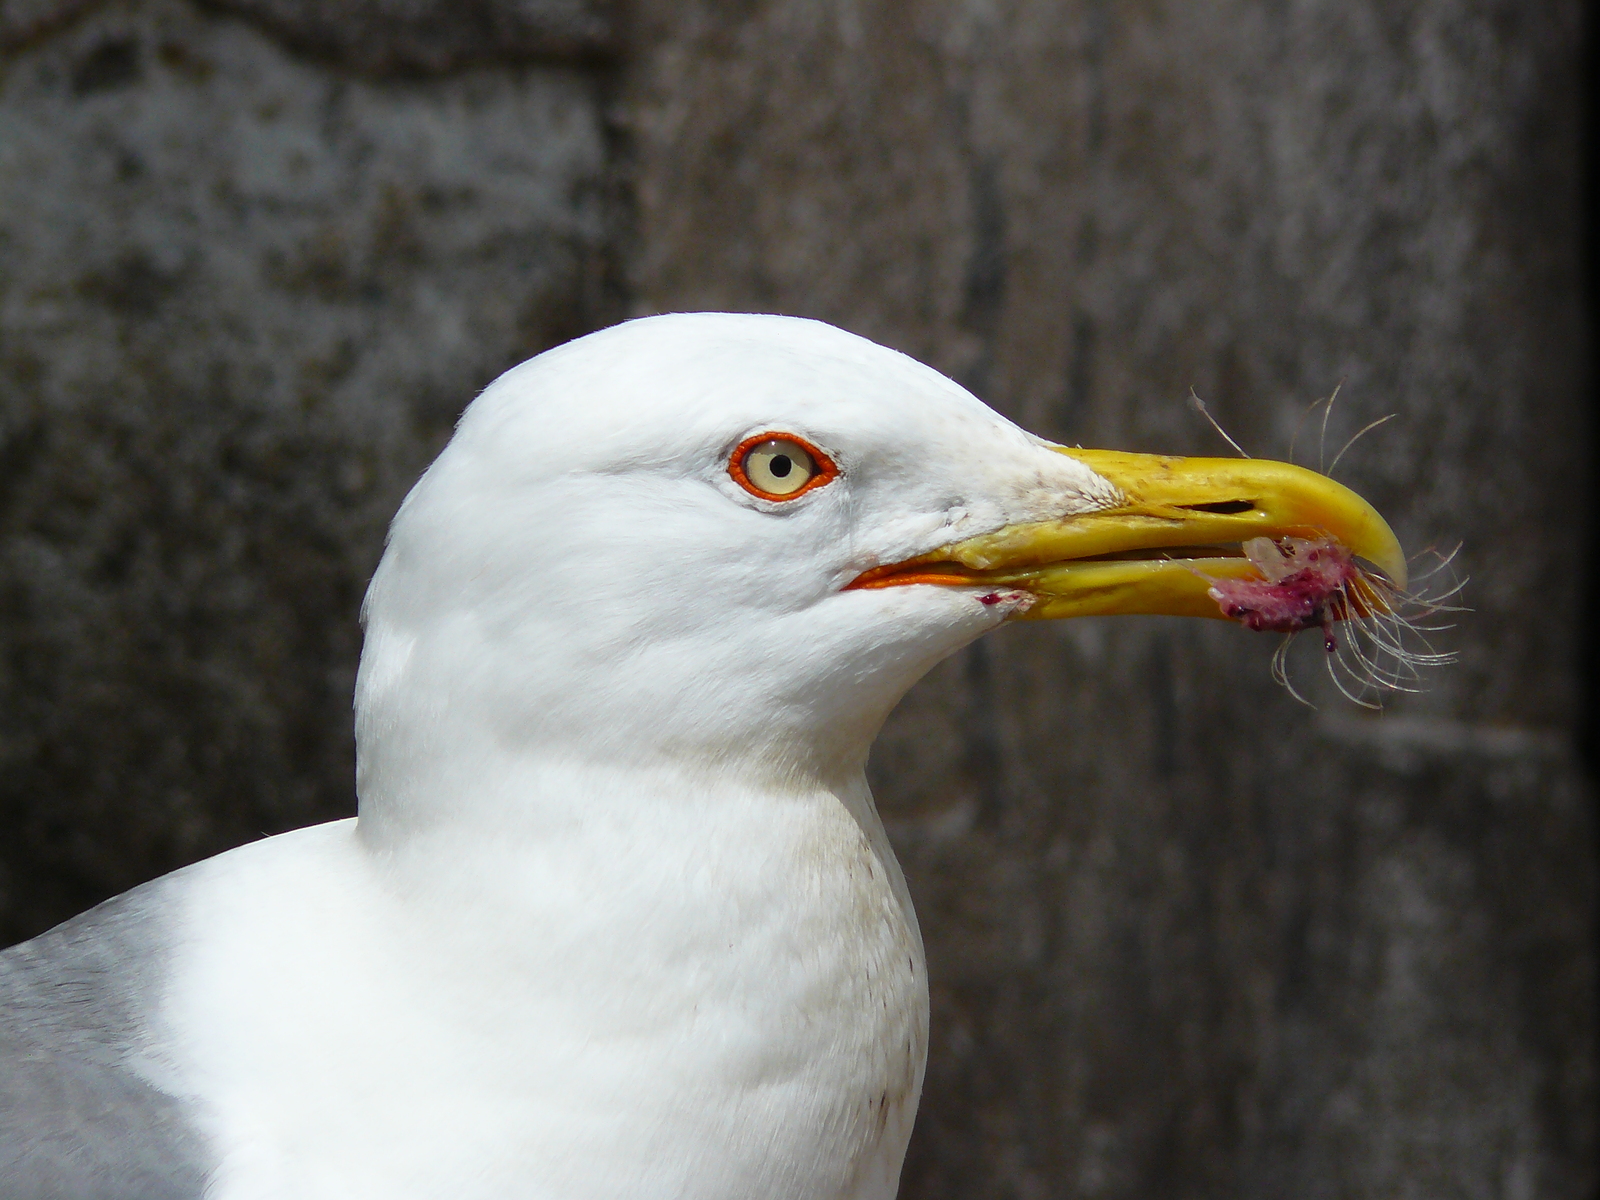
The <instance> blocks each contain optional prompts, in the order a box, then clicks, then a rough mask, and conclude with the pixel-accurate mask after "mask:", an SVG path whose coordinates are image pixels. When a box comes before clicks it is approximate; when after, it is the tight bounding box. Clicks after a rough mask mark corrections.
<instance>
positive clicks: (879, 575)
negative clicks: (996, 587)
mask: <svg viewBox="0 0 1600 1200" xmlns="http://www.w3.org/2000/svg"><path fill="white" fill-rule="evenodd" d="M981 582H982V580H978V579H973V578H971V577H970V576H968V575H964V574H961V572H960V568H958V567H952V568H951V569H949V570H944V571H940V570H923V571H919V570H918V569H917V567H916V565H915V564H912V563H891V564H890V565H889V566H886V567H873V568H872V570H870V571H863V572H862V573H861V574H860V575H857V576H856V577H855V578H854V579H853V580H851V581H850V582H849V583H848V584H846V585H845V589H844V590H845V591H847V592H849V591H853V590H855V589H856V588H886V587H902V586H904V585H906V584H912V583H937V584H943V585H944V586H946V587H951V586H960V585H963V584H964V585H967V586H969V587H971V586H976V585H977V584H979V583H981Z"/></svg>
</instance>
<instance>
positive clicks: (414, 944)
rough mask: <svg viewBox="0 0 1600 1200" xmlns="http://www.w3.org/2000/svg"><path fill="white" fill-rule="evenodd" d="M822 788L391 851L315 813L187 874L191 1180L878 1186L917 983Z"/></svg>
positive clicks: (385, 1187) (901, 1135)
mask: <svg viewBox="0 0 1600 1200" xmlns="http://www.w3.org/2000/svg"><path fill="white" fill-rule="evenodd" d="M847 801H848V802H847ZM847 801H846V800H841V799H840V798H838V797H836V796H833V795H827V794H815V795H805V796H799V795H797V796H789V797H780V798H774V797H772V796H763V797H761V798H760V799H759V801H758V802H757V801H754V800H752V802H750V803H747V804H743V805H741V804H738V803H735V802H732V801H730V799H729V797H727V796H720V797H708V798H703V799H695V798H690V797H685V796H681V795H680V796H676V797H673V798H672V799H671V800H670V802H664V801H662V800H661V799H660V798H659V797H657V798H655V799H654V800H653V802H652V803H650V804H648V805H641V804H638V803H635V802H633V799H632V798H620V797H619V798H617V799H616V801H615V802H614V803H606V802H596V803H594V804H592V805H590V806H589V807H587V808H586V809H585V810H584V813H583V817H582V819H579V820H575V821H573V822H572V823H571V824H570V825H569V826H566V827H563V828H561V829H559V830H550V829H546V830H543V831H541V834H540V836H538V837H533V838H529V839H523V840H520V841H519V840H516V839H504V838H502V839H500V840H498V841H497V842H494V843H493V844H491V845H490V846H488V847H487V848H486V847H485V845H484V840H483V839H481V838H475V837H473V836H472V835H471V833H470V832H468V833H464V834H462V835H460V836H459V837H457V838H456V840H455V841H453V842H451V843H450V844H442V843H439V842H437V841H436V842H433V843H431V844H429V845H427V846H426V847H425V848H419V849H418V850H417V852H416V853H414V854H408V855H403V856H401V857H398V858H393V857H388V856H385V855H375V854H374V853H373V852H372V851H371V850H370V849H369V848H368V847H367V846H366V844H365V843H364V842H363V841H362V839H361V838H360V837H359V836H358V835H357V834H356V833H355V823H354V822H340V823H336V824H332V825H325V826H320V827H317V828H314V829H308V830H301V831H299V832H297V833H294V834H288V835H284V836H282V837H278V838H272V839H268V840H266V841H264V842H260V843H257V844H255V845H253V846H249V847H245V848H243V849H241V850H238V851H235V852H233V853H231V854H228V855H224V856H222V857H220V858H218V859H214V860H212V861H211V862H210V863H207V864H204V865H203V866H202V867H201V868H198V869H197V870H196V871H195V872H192V873H191V874H190V875H189V877H188V878H187V880H186V887H187V888H188V902H189V903H188V912H189V916H188V928H189V939H188V941H187V943H186V945H185V948H184V950H183V951H182V952H181V953H180V955H179V958H178V961H177V962H176V963H175V971H174V979H173V986H172V989H171V998H170V1003H169V1006H168V1011H167V1018H168V1023H167V1029H168V1030H169V1031H171V1030H182V1031H184V1033H183V1035H182V1036H181V1037H178V1036H175V1035H173V1034H172V1033H170V1032H168V1033H167V1034H166V1035H165V1038H164V1046H163V1056H164V1057H165V1059H166V1060H167V1070H168V1072H169V1073H168V1074H167V1075H166V1078H165V1080H164V1082H166V1083H167V1084H168V1085H169V1086H174V1085H175V1086H177V1087H178V1088H179V1089H180V1090H183V1091H185V1092H187V1093H189V1094H191V1095H194V1096H196V1097H197V1098H199V1099H200V1100H201V1101H202V1102H203V1108H204V1111H205V1112H206V1113H207V1121H208V1132H209V1134H210V1136H211V1137H212V1139H213V1142H214V1145H215V1147H216V1149H217V1151H218V1153H219V1155H220V1156H221V1160H222V1167H221V1170H220V1172H219V1175H218V1177H217V1180H216V1186H215V1190H214V1192H213V1193H210V1194H213V1195H215V1196H217V1197H219V1198H221V1200H243V1198H250V1200H256V1198H266V1197H271V1198H274V1200H277V1198H279V1197H284V1198H287V1197H295V1198H296V1200H307V1198H318V1197H324V1196H326V1197H330V1198H331V1197H340V1198H341V1200H352V1198H356V1197H373V1198H374V1200H376V1198H380V1197H381V1198H383V1200H404V1198H406V1197H444V1196H448V1197H451V1198H452V1200H457V1198H459V1200H470V1198H476V1197H482V1198H484V1200H488V1198H491V1197H494V1198H498V1197H517V1198H519V1200H529V1198H535V1200H544V1198H549V1200H557V1198H559V1200H579V1198H583V1200H588V1198H593V1200H601V1198H604V1200H617V1198H619V1197H628V1198H639V1200H645V1198H654V1197H662V1198H666V1197H674V1198H683V1200H712V1198H727V1200H735V1198H738V1200H745V1198H747V1197H752V1196H762V1197H785V1198H789V1197H792V1198H795V1200H799V1198H806V1200H813V1198H814V1200H836V1198H837V1200H844V1198H847V1197H848V1198H858V1200H869V1198H870V1200H878V1198H883V1200H887V1198H888V1197H891V1196H893V1194H894V1191H895V1187H896V1183H897V1179H898V1175H899V1169H900V1162H901V1159H902V1157H903V1155H904V1152H905V1144H906V1140H907V1138H908V1137H909V1135H910V1130H911V1122H912V1118H913V1116H914V1114H915V1109H916V1102H917V1098H918V1094H919V1092H920V1088H921V1081H922V1068H923V1060H924V1056H925V1050H926V1041H927V992H926V982H925V980H926V973H925V969H924V965H923V957H922V947H921V941H920V938H919V936H918V933H917V929H916V925H915V919H914V917H913V916H912V913H911V908H910V904H909V901H908V899H907V897H906V893H905V888H904V884H903V881H902V880H901V878H900V874H899V869H898V867H897V866H896V865H895V863H894V861H893V858H892V856H891V855H890V854H889V851H888V849H887V845H886V843H885V842H884V841H883V836H882V830H881V827H880V826H879V825H878V823H877V820H876V817H875V816H874V815H873V814H872V812H871V807H870V800H869V799H868V798H867V797H866V793H865V787H864V785H861V786H860V789H859V795H853V796H850V797H848V798H847ZM852 810H853V811H852ZM423 864H427V865H426V866H425V867H424V866H423ZM174 1081H175V1084H174Z"/></svg>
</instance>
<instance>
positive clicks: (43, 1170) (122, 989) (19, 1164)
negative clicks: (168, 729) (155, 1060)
mask: <svg viewBox="0 0 1600 1200" xmlns="http://www.w3.org/2000/svg"><path fill="white" fill-rule="evenodd" d="M166 882H167V881H165V880H157V881H156V882H155V883H153V884H147V885H145V886H144V887H142V888H136V889H134V890H133V891H131V892H128V893H126V894H125V895H122V896H118V897H116V898H115V899H113V900H108V901H106V903H104V904H102V905H100V906H99V907H98V908H93V909H90V910H89V911H88V912H86V913H84V914H83V915H82V916H80V917H75V918H74V919H72V920H71V921H68V922H66V923H65V924H63V925H58V926H56V928H54V929H52V930H50V932H48V933H45V934H42V935H40V936H39V937H36V938H34V939H33V940H32V941H30V942H23V943H22V944H21V945H20V946H13V947H12V948H11V949H9V950H7V951H5V952H4V953H0V1195H3V1196H4V1197H5V1200H198V1198H199V1197H200V1196H202V1195H203V1194H204V1191H205V1182H206V1176H207V1175H208V1174H209V1158H208V1156H207V1151H206V1146H205V1143H204V1142H203V1140H202V1139H201V1137H200V1135H199V1134H198V1133H197V1132H196V1130H195V1128H194V1126H193V1124H192V1121H191V1120H190V1115H189V1113H188V1112H187V1110H186V1106H185V1105H184V1104H183V1102H182V1101H179V1100H176V1099H174V1098H173V1097H171V1096H168V1095H166V1094H165V1093H163V1092H160V1091H158V1090H157V1089H156V1088H154V1087H152V1086H151V1085H150V1084H148V1083H146V1082H145V1081H144V1080H143V1079H142V1078H140V1077H139V1076H138V1075H137V1074H135V1073H134V1072H133V1071H131V1070H130V1069H129V1068H128V1067H127V1065H126V1063H127V1060H128V1058H129V1056H130V1055H131V1054H133V1053H135V1052H137V1051H138V1050H139V1049H140V1048H141V1046H142V1044H143V1038H144V1036H145V1013H146V1012H147V1011H148V1009H149V1005H150V1003H151V1002H152V1000H153V997H154V996H155V995H156V994H158V992H159V988H160V984H161V978H162V975H163V973H164V972H165V969H166V961H167V956H168V946H169V940H168V938H167V937H166V935H165V933H164V930H165V928H166V926H165V924H164V922H163V921H162V920H161V917H162V914H163V912H164V911H165V910H166V909H167V907H168V904H167V903H166V901H165V893H166V892H167V891H168V890H169V889H168V888H167V887H165V886H164V885H165V884H166Z"/></svg>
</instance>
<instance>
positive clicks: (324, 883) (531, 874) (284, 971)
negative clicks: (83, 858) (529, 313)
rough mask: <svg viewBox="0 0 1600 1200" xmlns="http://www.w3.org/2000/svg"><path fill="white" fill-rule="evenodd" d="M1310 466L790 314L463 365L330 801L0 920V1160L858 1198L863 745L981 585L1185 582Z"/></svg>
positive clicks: (1225, 563) (881, 1081)
mask: <svg viewBox="0 0 1600 1200" xmlns="http://www.w3.org/2000/svg"><path fill="white" fill-rule="evenodd" d="M1313 535H1314V536H1319V537H1325V538H1332V539H1336V540H1337V541H1338V542H1339V543H1340V544H1341V545H1343V546H1345V547H1348V548H1349V550H1350V552H1352V553H1353V554H1356V555H1359V556H1361V557H1363V558H1364V559H1366V560H1368V561H1370V562H1371V563H1373V564H1375V565H1376V566H1377V567H1378V568H1380V569H1381V570H1382V571H1383V572H1385V573H1386V575H1387V576H1389V577H1390V578H1391V579H1396V580H1399V581H1400V583H1401V584H1402V586H1403V582H1404V574H1405V559H1404V556H1403V555H1402V554H1401V551H1400V547H1399V544H1398V542H1397V541H1396V540H1395V537H1394V534H1393V533H1392V532H1391V531H1390V530H1389V527H1388V526H1387V525H1386V524H1385V523H1384V521H1383V519H1382V518H1381V517H1380V516H1379V515H1378V514H1377V513H1376V512H1375V511H1374V510H1373V509H1372V508H1371V507H1370V506H1369V505H1368V504H1367V503H1366V502H1365V501H1363V500H1362V499H1361V498H1360V497H1358V496H1356V495H1355V494H1354V493H1353V492H1351V491H1349V490H1348V489H1346V488H1344V487H1342V486H1341V485H1339V484H1337V483H1334V482H1332V481H1331V480H1328V479H1326V478H1324V477H1323V476H1321V475H1318V474H1316V473H1314V472H1311V471H1308V470H1304V469H1302V468H1298V467H1294V466H1290V465H1287V464H1283V463H1273V462H1267V461H1263V460H1258V459H1198V458H1173V457H1161V456H1151V455H1137V454H1125V453H1120V452H1116V451H1099V450H1083V449H1078V448H1070V447H1063V446H1058V445H1054V444H1052V443H1050V442H1047V441H1044V440H1042V439H1040V438H1037V437H1034V436H1033V435H1031V434H1029V433H1026V432H1024V431H1023V430H1021V429H1020V428H1018V427H1017V426H1015V425H1013V424H1011V423H1010V422H1009V421H1007V420H1005V419H1004V418H1002V417H1000V416H999V415H998V414H996V413H995V412H994V411H992V410H991V409H989V408H988V407H986V406H985V405H984V404H983V403H982V402H980V401H979V400H978V399H976V398H975V397H974V396H972V395H971V394H970V393H969V392H967V391H966V390H965V389H963V388H962V387H960V386H959V385H958V384H956V383H954V382H952V381H951V380H949V379H948V378H946V377H944V376H942V375H940V374H939V373H938V372H936V371H934V370H932V369H931V368H929V367H926V366H924V365H922V364H920V363H918V362H916V361H915V360H913V359H911V358H908V357H906V356H904V355H902V354H899V353H897V352H894V351H892V350H888V349H885V348H883V347H881V346H878V345H876V344H874V343H872V342H870V341H867V340H865V339H863V338H860V337H857V336H854V335H852V334H849V333H846V332H844V331H842V330H839V329H837V328H834V327H832V326H829V325H826V324H823V323H820V322H816V321H809V320H801V319H797V318H790V317H779V316H758V315H744V314H725V313H695V314H674V315H666V316H657V317H648V318H642V319H639V320H634V321H630V322H627V323H625V324H622V325H619V326H616V327H613V328H610V329H606V330H602V331H600V332H598V333H594V334H591V335H589V336H587V337H584V338H580V339H578V340H577V341H574V342H571V343H568V344H566V345H564V346H560V347H557V348H556V349H553V350H550V351H548V352H546V353H544V354H542V355H540V356H538V357H536V358H534V359H532V360H530V361H528V362H525V363H523V364H522V365H520V366H518V367H515V368H513V369H511V370H510V371H508V372H506V373H505V374H504V375H502V376H501V377H500V378H499V379H498V380H497V381H495V382H494V383H493V384H492V385H490V386H489V387H488V388H487V389H486V390H485V391H484V392H483V393H482V394H481V395H480V396H479V397H478V398H477V399H476V400H475V401H474V402H473V403H472V404H471V405H470V406H469V407H468V408H467V409H466V411H465V413H464V414H463V416H462V418H461V420H460V422H459V425H458V427H457V429H456V432H455V434H454V437H453V438H452V440H451V441H450V443H449V445H448V446H447V447H446V448H445V449H444V451H443V452H442V453H441V454H440V455H439V457H438V459H437V460H436V461H435V462H434V463H433V464H432V466H431V467H429V469H428V470H427V472H426V473H425V474H424V475H423V476H422V478H421V479H420V481H419V482H418V483H417V484H416V486H415V487H414V488H413V489H412V491H411V492H410V494H409V495H408V496H407V497H406V499H405V501H404V503H403V504H402V505H401V507H400V510H399V512H398V514H397V515H396V517H395V519H394V522H393V524H392V526H391V528H390V531H389V537H388V542H387V545H386V548H385V551H384V554H383V558H382V561H381V562H380V563H379V565H378V568H377V571H376V573H375V575H374V576H373V579H372V582H371V586H370V588H369V590H368V592H367V596H366V601H365V605H364V608H363V620H364V623H365V643H364V647H363V651H362V657H361V666H360V671H359V675H358V678H357V682H356V689H355V725H356V741H357V755H356V789H357V794H358V797H359V808H358V816H357V817H355V818H352V819H349V820H343V821H334V822H331V823H328V824H322V825H316V826H312V827H309V828H305V829H300V830H296V831H294V832H291V833H285V834H281V835H278V836H276V837H268V838H265V839H263V840H261V841H257V842H254V843H252V844H249V845H246V846H242V847H239V848H238V849H235V850H230V851H228V852H227V853H224V854H221V855H218V856H216V857H214V858H210V859H207V860H205V861H203V862H200V863H197V864H195V865H193V866H189V867H186V868H184V869H182V870H179V871H176V872H173V873H172V874H170V875H166V876H164V877H162V878H160V879H157V880H155V881H153V882H151V883H147V884H145V885H143V886H141V887H138V888H135V889H134V890H132V891H130V892H127V893H125V894H124V895H121V896H118V897H116V898H114V899H112V900H109V901H107V902H106V903H104V904H102V905H100V906H99V907H97V908H94V909H92V910H90V911H89V912H87V913H85V914H83V915H81V916H79V917H77V918H75V919H73V920H70V921H67V922H66V923H65V924H63V925H60V926H58V927H56V928H55V929H53V930H51V931H49V932H47V933H45V934H43V935H41V936H39V937H37V938H35V939H33V940H32V941H29V942H25V943H23V944H22V945H19V946H16V947H14V948H12V949H10V950H8V951H6V952H5V953H4V955H3V956H0V1180H3V1188H0V1191H3V1193H4V1195H5V1196H7V1197H8V1198H9V1200H39V1198H43V1197H62V1196H70V1197H74V1198H76V1200H111V1198H118V1200H184V1198H191V1197H200V1196H205V1197H207V1198H208V1200H288V1198H294V1200H368V1198H371V1200H379V1198H381V1200H412V1198H416V1200H422V1198H430V1200H444V1198H448V1200H502V1198H512V1197H515V1198H517V1200H669V1198H670V1200H749V1198H750V1197H769V1198H782V1200H887V1198H889V1197H892V1196H893V1195H894V1194H895V1191H896V1188H897V1185H898V1179H899V1174H900V1168H901V1162H902V1159H903V1157H904V1154H905V1150H906V1143H907V1139H908V1138H909V1136H910V1133H911V1126H912V1121H913V1118H914V1116H915V1113H916V1109H917V1102H918V1098H919V1095H920V1092H921V1089H922V1084H923V1066H924V1058H925V1056H926V1053H927V1044H928V984H927V978H928V976H927V967H926V964H925V961H924V957H923V949H922V940H921V936H920V933H919V931H918V927H917V919H916V916H915V914H914V913H913V911H912V906H911V899H910V896H909V895H908V893H907V890H906V884H905V880H904V878H903V877H902V875H901V872H900V869H899V867H898V865H897V864H896V862H895V858H894V854H893V852H892V851H891V849H890V846H889V842H888V840H887V838H886V837H885V835H884V829H883V825H882V823H881V822H880V821H879V818H878V815H877V813H876V811H875V809H874V806H873V801H872V797H871V794H870V793H869V791H868V788H867V783H866V779H865V775H864V767H865V763H866V759H867V751H868V748H869V746H870V745H871V743H872V740H873V737H874V736H875V734H876V733H877V731H878V729H879V727H880V726H881V724H882V723H883V721H884V719H885V717H886V716H887V714H888V713H889V711H890V709H891V708H892V707H893V706H894V704H895V703H896V701H897V700H898V699H899V698H900V697H901V696H902V695H903V694H904V693H905V692H906V690H907V689H908V688H909V687H910V686H911V685H912V684H913V683H914V682H915V681H916V680H917V679H918V678H919V677H920V676H921V675H923V674H924V673H925V672H926V671H927V670H928V669H929V668H930V667H931V666H933V665H934V664H935V663H936V662H938V661H939V660H940V659H942V658H944V657H946V656H947V655H949V654H951V653H953V652H954V651H956V650H958V649H960V648H961V647H962V646H964V645H966V644H967V643H969V642H971V641H972V640H973V639H975V638H977V637H979V636H980V635H982V634H984V633H987V632H989V631H990V630H993V629H995V628H997V627H998V626H1000V625H1002V624H1005V623H1006V622H1008V621H1011V620H1016V619H1036V618H1040V617H1046V618H1054V617H1068V616H1078V615H1085V614H1108V613H1119V612H1143V613H1169V614H1177V615H1189V616H1202V617H1203V616H1210V617H1216V616H1219V615H1220V614H1219V610H1218V604H1217V602H1216V600H1215V598H1214V597H1211V596H1210V591H1209V589H1210V587H1211V586H1212V582H1213V581H1214V580H1215V579H1217V578H1246V577H1249V576H1250V574H1251V570H1252V568H1251V564H1250V561H1249V559H1248V558H1247V557H1246V556H1244V555H1242V554H1241V553H1240V552H1239V550H1238V548H1237V547H1238V546H1239V545H1241V544H1243V543H1245V542H1247V541H1249V540H1250V539H1255V538H1261V537H1298V536H1313Z"/></svg>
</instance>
